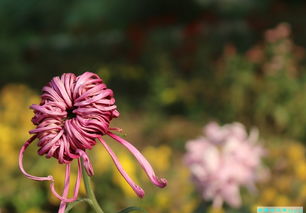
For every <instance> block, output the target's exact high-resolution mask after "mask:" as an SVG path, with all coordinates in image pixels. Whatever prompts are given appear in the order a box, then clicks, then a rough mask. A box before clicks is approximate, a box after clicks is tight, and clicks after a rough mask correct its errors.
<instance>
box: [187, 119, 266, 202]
mask: <svg viewBox="0 0 306 213" xmlns="http://www.w3.org/2000/svg"><path fill="white" fill-rule="evenodd" d="M204 134H205V136H201V137H199V138H197V139H195V140H191V141H188V142H187V144H186V149H187V153H186V154H185V158H184V160H185V163H186V164H187V166H188V167H189V168H190V171H191V174H192V179H193V181H194V182H195V184H196V186H197V189H198V190H199V192H200V193H201V194H202V196H203V198H204V199H205V200H212V201H213V205H214V206H216V207H221V206H222V204H223V202H226V203H228V204H229V205H230V206H232V207H239V206H240V205H241V198H240V192H239V188H240V186H246V187H247V188H249V189H250V190H252V191H253V190H254V189H255V182H256V180H257V179H258V177H259V174H260V172H259V171H260V168H261V162H260V159H261V157H262V156H263V154H264V150H263V149H262V147H261V146H259V145H256V142H257V140H258V133H257V131H256V130H253V131H251V133H250V135H248V134H247V132H246V130H245V127H244V126H243V125H242V124H240V123H232V124H228V125H224V126H219V125H218V124H217V123H214V122H212V123H209V124H207V125H206V126H205V128H204Z"/></svg>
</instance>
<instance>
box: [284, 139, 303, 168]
mask: <svg viewBox="0 0 306 213" xmlns="http://www.w3.org/2000/svg"><path fill="white" fill-rule="evenodd" d="M286 148H287V156H288V158H289V159H290V160H291V162H293V163H295V162H296V161H300V160H303V159H304V157H305V148H304V147H303V145H302V144H299V143H293V144H290V145H289V146H286Z"/></svg>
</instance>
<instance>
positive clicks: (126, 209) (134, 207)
mask: <svg viewBox="0 0 306 213" xmlns="http://www.w3.org/2000/svg"><path fill="white" fill-rule="evenodd" d="M134 211H138V212H144V213H146V212H147V211H146V210H144V209H142V208H139V207H136V206H130V207H127V208H125V209H123V210H121V211H120V212H118V213H129V212H134Z"/></svg>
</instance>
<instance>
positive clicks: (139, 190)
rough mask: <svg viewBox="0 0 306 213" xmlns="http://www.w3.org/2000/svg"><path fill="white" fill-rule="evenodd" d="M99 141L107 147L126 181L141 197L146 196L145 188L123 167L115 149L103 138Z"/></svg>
mask: <svg viewBox="0 0 306 213" xmlns="http://www.w3.org/2000/svg"><path fill="white" fill-rule="evenodd" d="M98 139H99V141H100V142H101V143H102V145H103V146H104V147H105V149H106V150H107V152H108V153H109V155H110V156H111V158H112V159H113V161H114V163H115V165H116V167H117V169H118V171H119V172H120V174H121V175H122V176H123V177H124V179H125V180H126V182H127V183H128V184H129V185H130V186H131V187H132V189H133V190H134V192H135V193H136V194H137V195H138V196H139V197H141V198H142V197H143V196H144V190H143V189H142V188H141V187H140V186H138V185H137V184H135V183H134V181H133V180H132V179H131V178H130V176H129V175H128V174H127V173H126V171H125V170H124V169H123V167H122V165H121V164H120V162H119V160H118V157H117V156H116V154H115V153H114V152H113V150H112V149H111V148H110V147H109V146H108V145H107V143H106V142H105V141H104V140H103V139H102V138H101V137H99V138H98Z"/></svg>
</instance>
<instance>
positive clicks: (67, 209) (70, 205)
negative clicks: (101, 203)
mask: <svg viewBox="0 0 306 213" xmlns="http://www.w3.org/2000/svg"><path fill="white" fill-rule="evenodd" d="M81 202H87V203H89V204H90V205H91V200H90V199H88V198H82V199H78V200H76V201H74V202H72V203H69V204H68V206H67V208H66V209H65V213H68V212H69V211H70V210H71V209H72V208H73V207H74V206H76V205H77V204H79V203H81Z"/></svg>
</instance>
